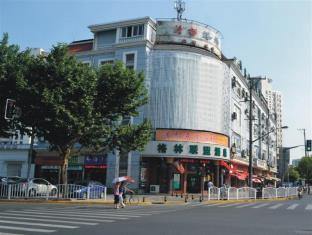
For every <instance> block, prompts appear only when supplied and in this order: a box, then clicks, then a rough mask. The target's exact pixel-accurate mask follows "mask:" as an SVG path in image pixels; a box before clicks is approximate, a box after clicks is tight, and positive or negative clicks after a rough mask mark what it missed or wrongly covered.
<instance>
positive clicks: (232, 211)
mask: <svg viewBox="0 0 312 235" xmlns="http://www.w3.org/2000/svg"><path fill="white" fill-rule="evenodd" d="M13 234H14V235H17V234H25V235H34V234H40V235H41V234H64V235H65V234H66V235H70V234H75V235H80V234H81V235H82V234H84V235H85V234H90V235H91V234H92V235H97V234H101V235H105V234H113V235H119V234H127V235H128V234H140V235H141V234H142V235H147V234H148V235H154V234H155V235H156V234H157V235H158V234H170V235H171V234H179V235H184V234H205V235H206V234H216V235H219V234H220V235H227V234H231V235H233V234H238V235H244V234H246V235H247V234H248V235H250V234H251V235H258V234H259V235H260V234H261V235H266V234H268V235H271V234H272V235H279V234H283V235H286V234H291V235H296V234H311V235H312V195H311V196H305V197H304V198H303V199H302V200H288V201H274V202H269V201H259V202H255V203H226V204H224V203H221V204H220V203H213V202H211V203H209V204H201V203H198V202H194V203H190V204H187V205H184V204H183V205H175V206H173V205H151V206H129V207H126V208H124V209H118V210H115V209H113V206H109V205H103V206H101V205H68V204H64V205H60V204H26V203H23V204H21V203H20V204H16V203H8V204H4V203H0V235H13Z"/></svg>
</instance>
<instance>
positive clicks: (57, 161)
mask: <svg viewBox="0 0 312 235" xmlns="http://www.w3.org/2000/svg"><path fill="white" fill-rule="evenodd" d="M35 164H36V167H35V177H36V178H43V179H46V180H48V181H49V182H50V183H52V184H58V183H59V182H58V179H59V171H60V168H61V166H62V164H63V160H62V159H61V157H59V154H58V153H57V152H38V153H36V156H35Z"/></svg>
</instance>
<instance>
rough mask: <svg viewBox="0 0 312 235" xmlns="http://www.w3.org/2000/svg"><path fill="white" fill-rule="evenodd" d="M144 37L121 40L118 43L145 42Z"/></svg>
mask: <svg viewBox="0 0 312 235" xmlns="http://www.w3.org/2000/svg"><path fill="white" fill-rule="evenodd" d="M143 40H144V36H143V35H142V36H136V37H129V38H119V40H118V43H129V42H139V41H143Z"/></svg>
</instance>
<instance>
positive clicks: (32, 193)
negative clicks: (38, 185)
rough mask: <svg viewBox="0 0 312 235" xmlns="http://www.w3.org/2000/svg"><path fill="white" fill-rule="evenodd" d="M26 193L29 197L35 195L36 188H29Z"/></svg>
mask: <svg viewBox="0 0 312 235" xmlns="http://www.w3.org/2000/svg"><path fill="white" fill-rule="evenodd" d="M28 195H29V197H35V196H36V195H37V193H36V190H35V189H31V190H29V193H28Z"/></svg>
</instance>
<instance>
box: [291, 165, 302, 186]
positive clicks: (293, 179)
mask: <svg viewBox="0 0 312 235" xmlns="http://www.w3.org/2000/svg"><path fill="white" fill-rule="evenodd" d="M288 174H289V181H290V182H296V181H297V180H298V179H299V177H300V175H299V172H298V170H297V169H296V168H295V167H293V166H290V167H289V168H288Z"/></svg>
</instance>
